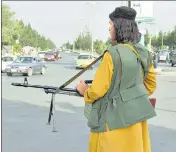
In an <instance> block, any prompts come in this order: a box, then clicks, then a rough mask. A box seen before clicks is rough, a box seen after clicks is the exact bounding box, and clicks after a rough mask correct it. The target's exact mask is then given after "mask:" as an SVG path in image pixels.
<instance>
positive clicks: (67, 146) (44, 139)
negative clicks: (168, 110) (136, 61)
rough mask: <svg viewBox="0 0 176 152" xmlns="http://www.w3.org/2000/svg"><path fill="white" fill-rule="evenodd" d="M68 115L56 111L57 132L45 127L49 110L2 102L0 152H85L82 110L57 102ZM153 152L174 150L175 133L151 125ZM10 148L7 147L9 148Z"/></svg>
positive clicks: (84, 127) (175, 142)
mask: <svg viewBox="0 0 176 152" xmlns="http://www.w3.org/2000/svg"><path fill="white" fill-rule="evenodd" d="M57 106H60V107H62V108H65V109H70V110H72V111H75V113H68V112H62V111H57V112H56V118H57V122H56V125H57V131H58V132H56V133H53V132H51V130H52V126H47V125H45V124H46V122H47V118H48V112H49V105H48V108H45V107H41V106H34V105H31V104H28V103H24V102H20V101H9V100H6V99H4V98H3V99H2V151H3V152H24V151H25V152H49V151H53V152H57V151H61V152H70V151H72V152H87V143H88V134H89V128H88V127H87V125H86V124H87V122H86V120H85V118H84V116H83V107H76V106H73V105H71V104H69V103H57ZM150 134H151V135H150V136H151V143H152V147H153V151H152V152H174V151H176V131H175V130H171V129H167V128H163V127H157V126H153V125H150ZM9 145H10V146H9Z"/></svg>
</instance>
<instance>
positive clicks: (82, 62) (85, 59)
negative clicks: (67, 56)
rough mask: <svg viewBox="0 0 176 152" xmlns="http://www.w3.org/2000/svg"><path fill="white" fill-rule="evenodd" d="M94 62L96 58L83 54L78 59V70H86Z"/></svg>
mask: <svg viewBox="0 0 176 152" xmlns="http://www.w3.org/2000/svg"><path fill="white" fill-rule="evenodd" d="M94 60H95V58H94V57H93V56H91V55H87V54H81V55H79V56H78V58H77V59H76V69H79V68H85V67H87V66H88V65H89V64H90V63H92V62H93V61H94Z"/></svg>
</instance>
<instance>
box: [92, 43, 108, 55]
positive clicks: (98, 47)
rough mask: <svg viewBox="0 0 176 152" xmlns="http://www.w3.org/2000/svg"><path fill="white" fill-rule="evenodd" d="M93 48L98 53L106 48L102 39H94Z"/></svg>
mask: <svg viewBox="0 0 176 152" xmlns="http://www.w3.org/2000/svg"><path fill="white" fill-rule="evenodd" d="M94 48H95V51H96V52H97V53H98V54H102V53H103V52H104V51H105V50H106V49H107V45H106V44H105V43H104V42H103V41H102V40H96V41H95V42H94Z"/></svg>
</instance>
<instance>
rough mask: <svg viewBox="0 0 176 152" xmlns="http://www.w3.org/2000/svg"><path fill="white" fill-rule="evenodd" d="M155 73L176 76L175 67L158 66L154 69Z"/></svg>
mask: <svg viewBox="0 0 176 152" xmlns="http://www.w3.org/2000/svg"><path fill="white" fill-rule="evenodd" d="M155 72H156V74H157V75H171V76H176V67H175V68H174V67H158V68H157V69H155Z"/></svg>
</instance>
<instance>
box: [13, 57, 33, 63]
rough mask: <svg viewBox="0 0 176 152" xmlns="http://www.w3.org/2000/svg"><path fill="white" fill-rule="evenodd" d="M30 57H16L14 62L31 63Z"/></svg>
mask: <svg viewBox="0 0 176 152" xmlns="http://www.w3.org/2000/svg"><path fill="white" fill-rule="evenodd" d="M32 60H33V58H32V57H18V58H17V59H16V60H15V62H14V63H32Z"/></svg>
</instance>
